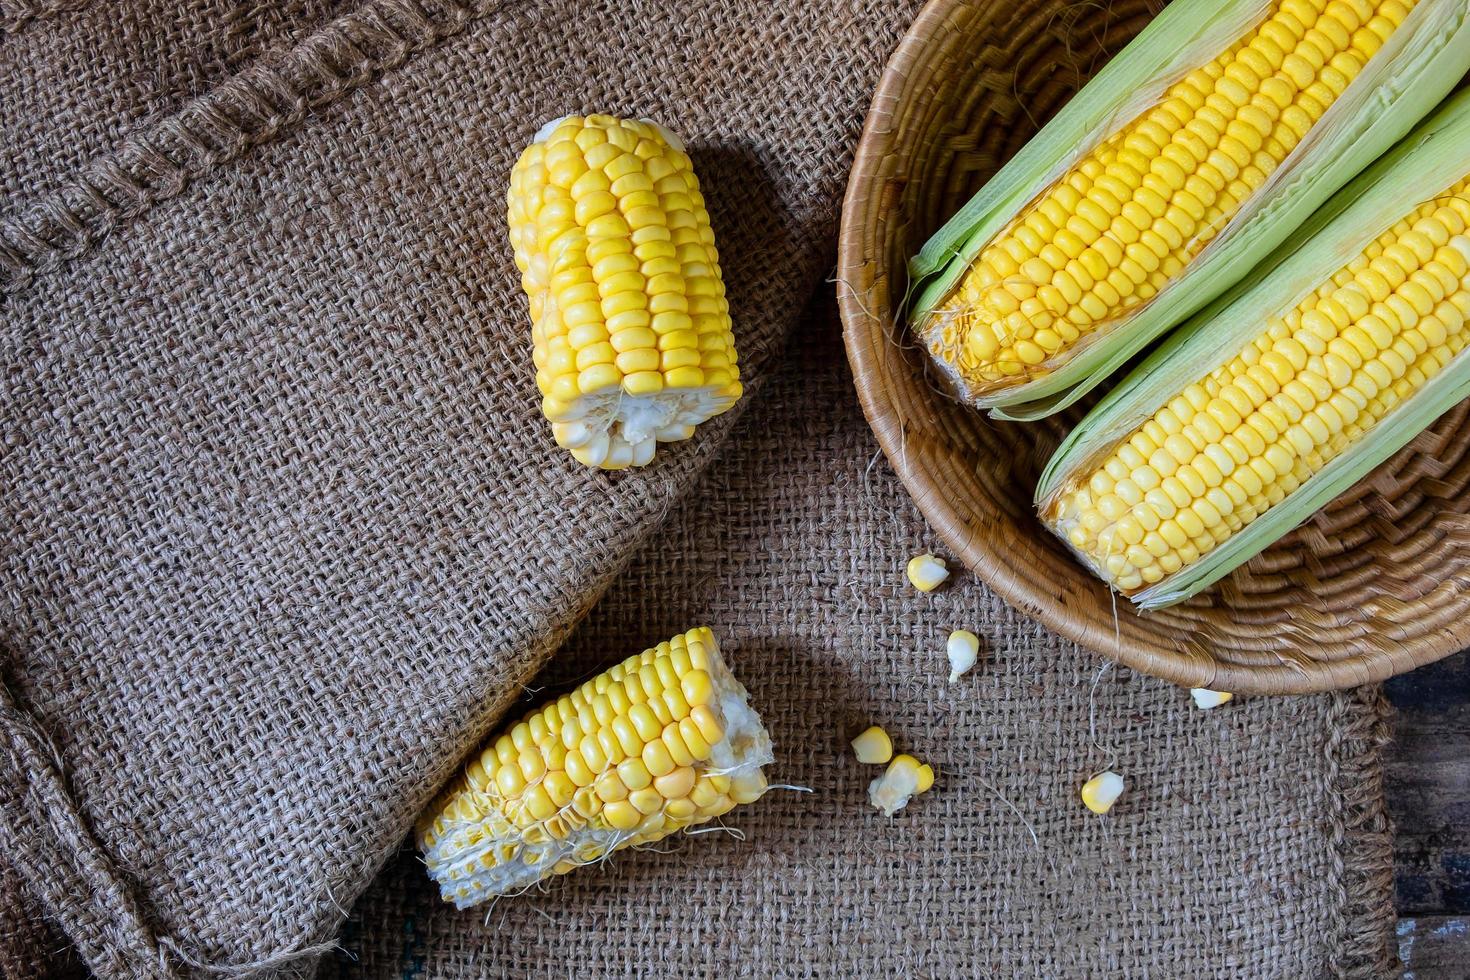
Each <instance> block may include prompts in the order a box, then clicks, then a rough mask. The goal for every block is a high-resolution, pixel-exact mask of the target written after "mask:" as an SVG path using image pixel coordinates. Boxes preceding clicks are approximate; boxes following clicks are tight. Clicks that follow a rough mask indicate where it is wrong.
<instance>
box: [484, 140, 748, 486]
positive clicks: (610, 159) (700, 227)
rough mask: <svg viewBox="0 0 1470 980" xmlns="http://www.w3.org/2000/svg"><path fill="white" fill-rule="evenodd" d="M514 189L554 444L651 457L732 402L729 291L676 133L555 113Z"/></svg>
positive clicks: (510, 198) (613, 455)
mask: <svg viewBox="0 0 1470 980" xmlns="http://www.w3.org/2000/svg"><path fill="white" fill-rule="evenodd" d="M506 203H507V207H508V210H509V222H510V238H511V243H512V245H513V246H514V247H515V261H516V266H517V267H518V268H519V269H520V270H521V285H522V286H523V287H524V288H525V291H526V295H527V296H528V297H529V298H530V302H531V336H532V340H533V342H534V352H533V357H534V360H535V364H536V385H537V387H539V388H540V389H541V394H542V396H543V398H542V402H541V410H542V413H543V414H544V415H545V416H546V418H547V420H548V421H549V422H551V431H552V434H553V435H554V436H555V438H556V441H557V443H558V445H561V446H562V447H564V448H566V449H569V450H571V453H572V455H573V456H575V457H576V458H577V459H578V460H579V461H580V462H582V463H584V464H586V465H588V466H597V467H602V468H603V469H622V468H624V467H628V466H643V465H644V464H646V463H648V462H649V460H651V459H652V458H653V453H654V449H655V448H656V446H657V444H658V443H660V442H672V441H676V440H679V439H687V438H689V437H690V436H691V435H693V433H694V427H695V426H697V425H699V424H700V423H701V422H703V421H705V420H706V419H709V418H711V417H713V416H715V415H718V414H720V413H721V412H723V411H725V410H726V409H728V408H729V407H730V406H731V405H733V404H735V402H736V401H737V400H738V399H739V398H740V393H741V387H740V370H739V368H738V367H737V366H736V355H735V338H734V335H733V334H732V333H731V329H730V305H729V303H728V302H727V301H726V300H725V286H724V282H723V281H722V279H721V276H720V259H719V254H718V253H717V252H716V250H715V237H714V232H713V231H712V230H711V228H710V221H709V212H708V211H706V210H705V206H704V198H703V196H701V194H700V192H699V180H698V179H697V178H696V177H695V176H694V171H693V169H692V168H691V166H690V163H689V157H688V155H687V154H686V153H685V152H684V147H683V145H682V144H681V143H680V141H679V140H678V138H676V137H675V136H674V135H673V134H672V133H670V132H669V131H668V130H666V129H664V128H663V127H662V126H659V125H658V124H657V123H652V122H647V121H639V120H628V119H615V118H613V117H612V116H587V117H586V118H583V117H581V116H568V117H567V118H565V119H560V120H557V121H555V122H552V123H548V124H547V125H546V126H545V127H544V128H543V129H542V130H541V132H539V133H537V134H536V139H535V141H534V142H532V143H531V145H530V146H528V147H527V148H526V150H525V152H524V153H522V154H521V158H520V160H519V161H518V162H517V163H516V165H515V169H514V170H513V171H512V172H511V180H510V190H509V193H508V194H507V198H506Z"/></svg>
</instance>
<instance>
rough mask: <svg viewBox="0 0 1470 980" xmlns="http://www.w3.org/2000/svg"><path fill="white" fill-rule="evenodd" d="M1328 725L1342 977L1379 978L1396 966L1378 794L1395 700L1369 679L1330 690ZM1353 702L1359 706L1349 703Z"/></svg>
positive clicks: (1384, 815)
mask: <svg viewBox="0 0 1470 980" xmlns="http://www.w3.org/2000/svg"><path fill="white" fill-rule="evenodd" d="M1332 697H1333V699H1334V703H1333V706H1332V711H1331V712H1330V714H1329V716H1330V717H1331V718H1332V722H1333V723H1332V727H1331V728H1330V729H1329V731H1328V734H1327V740H1326V743H1325V745H1324V746H1323V750H1324V751H1323V755H1324V757H1325V758H1326V760H1327V766H1328V774H1329V777H1330V779H1331V786H1332V787H1333V790H1334V795H1335V796H1336V797H1337V798H1338V799H1339V800H1340V801H1341V807H1342V813H1341V820H1340V821H1338V825H1339V826H1340V830H1339V829H1338V828H1337V827H1334V833H1333V842H1334V844H1335V845H1336V853H1335V854H1334V855H1333V862H1332V866H1333V869H1334V870H1335V871H1337V872H1338V875H1337V880H1338V882H1339V884H1338V889H1339V892H1340V905H1339V908H1340V909H1341V910H1342V911H1341V917H1340V923H1338V924H1337V927H1338V930H1339V932H1338V936H1339V942H1338V943H1337V945H1336V948H1337V949H1339V950H1340V954H1339V955H1340V959H1339V961H1338V963H1337V964H1335V966H1336V972H1337V975H1338V976H1340V977H1351V978H1363V980H1378V978H1382V977H1394V976H1398V975H1399V974H1400V973H1402V965H1401V964H1400V963H1399V961H1398V954H1397V951H1396V946H1395V943H1394V933H1395V923H1396V921H1397V913H1396V911H1395V909H1394V904H1393V823H1392V821H1391V819H1390V818H1389V813H1388V804H1387V800H1386V798H1385V796H1384V792H1385V787H1384V779H1383V752H1384V750H1385V748H1386V747H1387V746H1388V744H1389V743H1390V742H1391V741H1392V740H1393V707H1392V705H1390V704H1389V701H1388V698H1387V697H1385V696H1384V693H1383V688H1382V687H1381V686H1378V685H1369V686H1366V687H1361V688H1358V689H1357V690H1355V691H1351V692H1347V693H1346V694H1335V695H1332ZM1354 702H1358V703H1359V704H1361V705H1362V708H1363V710H1354Z"/></svg>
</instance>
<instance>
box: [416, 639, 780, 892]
mask: <svg viewBox="0 0 1470 980" xmlns="http://www.w3.org/2000/svg"><path fill="white" fill-rule="evenodd" d="M746 697H747V695H746V691H745V688H744V687H742V686H741V685H740V682H739V681H737V680H735V678H734V676H733V675H732V674H731V673H730V670H729V668H727V667H726V666H725V663H724V661H723V660H722V659H721V657H720V650H719V645H718V644H717V643H716V642H715V637H714V634H713V633H712V632H711V631H710V630H709V628H708V627H699V628H697V629H693V630H690V631H689V632H687V633H684V634H681V635H679V636H676V637H674V638H673V639H672V640H669V641H668V642H666V643H660V644H659V645H658V646H656V647H653V648H652V649H649V650H645V651H643V653H641V654H639V655H637V656H634V657H629V658H628V659H627V660H625V661H623V662H622V663H621V664H618V665H617V666H615V667H613V668H612V669H611V670H608V671H606V672H605V673H603V674H600V675H598V676H597V677H595V678H593V679H592V680H590V681H587V682H586V683H585V684H583V685H582V686H581V687H579V688H577V689H576V690H574V691H572V692H571V693H570V694H567V695H564V696H562V697H560V698H558V699H557V700H555V701H553V702H551V703H550V704H547V705H545V706H544V707H542V708H541V709H540V710H538V711H534V712H532V713H531V714H529V715H527V716H526V717H525V718H523V719H521V720H520V721H519V722H517V723H516V724H514V725H512V726H511V727H510V729H509V730H508V731H506V732H505V733H504V734H503V735H501V736H500V737H499V738H497V739H495V740H494V741H493V742H491V743H490V744H489V745H488V746H487V747H486V749H485V750H484V751H483V752H482V753H481V754H480V755H479V756H478V757H477V758H475V759H474V760H472V761H471V762H470V763H469V764H468V765H467V766H466V767H465V769H464V771H463V773H461V774H460V776H459V777H458V778H457V779H456V780H455V781H454V782H453V783H452V784H451V785H450V786H449V787H448V788H447V789H445V791H444V792H443V793H442V794H440V796H439V798H438V800H437V801H436V802H435V803H434V805H433V806H431V807H430V809H429V811H428V812H427V813H426V814H425V815H424V817H423V819H422V820H421V821H420V823H419V826H418V834H417V836H418V845H419V848H420V850H422V851H423V854H424V862H425V864H426V865H427V866H428V870H429V874H430V876H431V877H433V878H434V880H435V881H437V882H438V883H439V887H440V891H441V893H442V895H443V897H444V899H445V901H450V902H454V903H455V904H456V905H457V906H459V907H460V908H465V907H466V906H469V905H474V904H476V903H478V902H481V901H484V900H485V899H487V898H490V897H492V896H495V895H504V894H507V893H509V892H514V891H518V890H521V889H524V888H527V887H529V886H530V885H533V884H535V883H536V882H538V881H540V880H541V879H543V878H546V877H548V876H550V875H554V874H563V873H565V872H567V871H570V870H572V869H573V868H575V867H577V866H579V865H583V864H588V863H590V862H593V861H597V860H599V859H601V858H602V857H604V856H605V855H607V854H610V853H612V852H613V851H616V850H619V849H621V848H624V847H631V846H633V845H635V844H643V843H648V842H650V841H656V840H659V839H660V838H662V837H666V836H668V835H669V834H672V833H674V832H675V831H676V830H681V829H683V828H686V827H691V826H694V825H696V824H702V823H705V822H706V821H709V820H712V819H714V818H715V817H718V816H720V815H721V814H724V813H726V812H728V811H729V810H730V809H731V808H732V807H734V806H736V805H737V804H741V803H750V802H753V801H754V800H756V799H759V798H760V796H761V795H762V794H763V793H764V792H765V790H766V779H765V775H764V773H763V772H762V770H761V767H762V766H764V765H766V764H767V763H769V762H770V761H771V760H772V755H771V741H770V737H769V736H768V735H767V734H766V730H765V729H764V728H763V727H762V726H761V722H760V718H759V717H758V716H757V715H756V713H755V711H754V710H753V709H752V708H751V707H750V705H749V703H748V702H747V700H746Z"/></svg>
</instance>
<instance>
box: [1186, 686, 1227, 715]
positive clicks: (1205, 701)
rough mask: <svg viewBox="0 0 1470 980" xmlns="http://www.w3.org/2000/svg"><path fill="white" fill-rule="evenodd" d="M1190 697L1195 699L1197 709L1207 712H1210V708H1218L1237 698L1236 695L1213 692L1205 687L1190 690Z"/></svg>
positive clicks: (1225, 692)
mask: <svg viewBox="0 0 1470 980" xmlns="http://www.w3.org/2000/svg"><path fill="white" fill-rule="evenodd" d="M1189 696H1190V697H1192V698H1194V703H1195V706H1196V707H1198V708H1204V709H1206V710H1209V709H1210V708H1218V707H1220V705H1222V704H1224V703H1225V702H1226V701H1229V700H1230V699H1231V698H1233V697H1235V695H1233V694H1231V693H1230V692H1228V691H1211V690H1209V689H1207V688H1203V687H1192V688H1190V689H1189Z"/></svg>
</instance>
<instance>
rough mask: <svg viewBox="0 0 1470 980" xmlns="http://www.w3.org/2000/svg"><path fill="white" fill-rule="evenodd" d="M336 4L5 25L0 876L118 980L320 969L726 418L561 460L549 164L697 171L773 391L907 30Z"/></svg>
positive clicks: (763, 10) (636, 7)
mask: <svg viewBox="0 0 1470 980" xmlns="http://www.w3.org/2000/svg"><path fill="white" fill-rule="evenodd" d="M333 6H334V5H332V4H324V3H311V2H308V3H293V4H287V5H284V6H282V7H280V8H279V9H276V10H274V11H273V10H271V9H270V8H271V5H256V4H254V3H250V4H241V3H234V2H229V0H190V2H188V3H185V4H179V3H177V2H175V0H129V2H126V3H102V2H95V3H91V4H85V3H75V2H66V0H63V2H60V3H56V2H42V3H40V4H28V5H27V6H26V7H23V8H20V9H18V10H17V9H16V8H15V7H14V6H9V5H8V6H6V7H5V9H4V13H3V15H0V30H4V31H5V32H6V33H5V34H4V35H3V37H0V107H3V108H0V120H3V125H0V145H3V147H4V153H5V160H6V165H5V167H4V168H3V169H4V171H5V177H4V180H5V187H6V197H5V201H4V204H3V205H0V291H3V300H0V302H3V303H4V307H3V309H4V315H3V317H0V377H3V378H4V385H3V390H0V418H3V419H4V430H3V447H4V449H3V452H0V508H3V517H0V527H3V528H4V531H3V538H0V540H3V545H0V549H3V552H0V631H3V632H0V640H3V644H4V648H3V649H4V654H3V661H4V666H3V669H4V677H5V687H4V689H3V690H4V696H3V697H0V743H3V744H4V746H5V748H6V751H5V752H4V753H0V767H3V769H0V808H3V819H0V852H3V853H4V854H5V855H6V856H7V857H8V859H9V860H10V861H11V862H12V863H13V865H14V871H15V873H16V874H17V875H18V877H19V879H21V880H22V881H23V882H24V887H23V889H20V890H21V891H23V892H24V893H25V894H26V895H28V896H29V898H30V899H31V900H32V901H33V902H34V903H35V905H36V906H37V907H39V908H41V909H44V910H45V912H46V914H47V915H49V916H50V917H51V919H52V920H54V924H55V926H56V927H57V928H58V929H59V931H60V933H61V934H62V936H64V937H65V939H58V940H56V941H54V942H50V943H43V944H42V947H43V948H45V949H52V948H56V947H58V946H60V947H64V946H65V945H66V944H67V943H68V942H69V943H74V944H75V946H76V948H77V950H78V951H79V953H80V956H81V958H82V959H83V960H84V961H85V962H86V963H87V964H88V965H90V966H91V967H92V968H93V969H94V970H96V971H97V972H99V973H102V974H105V975H114V976H143V975H154V974H157V973H163V972H185V971H186V970H188V969H191V968H201V969H202V968H205V967H215V968H233V967H240V968H244V967H250V966H259V967H261V968H263V969H267V968H272V967H279V966H283V965H285V966H292V965H293V964H294V963H295V961H296V960H297V959H300V960H303V961H305V962H308V963H309V962H310V960H311V957H312V954H313V953H314V952H315V949H314V947H315V946H316V945H317V944H320V943H322V942H325V941H328V940H330V939H331V938H332V937H333V936H334V934H335V932H336V929H337V926H338V924H339V923H340V922H341V920H342V918H343V916H344V915H345V914H346V908H347V907H348V906H349V905H350V904H351V902H352V900H353V899H354V898H355V897H356V895H357V894H358V892H359V891H360V890H361V889H362V888H363V886H364V885H365V884H366V883H367V881H368V880H369V878H370V877H371V875H372V874H373V873H374V872H375V871H376V870H377V868H378V867H379V865H380V864H381V861H382V860H383V858H384V856H385V855H386V854H387V853H388V852H390V851H391V850H392V849H393V848H394V847H396V846H397V843H398V841H399V840H400V839H401V837H402V835H403V833H404V832H405V830H406V829H407V828H408V827H409V825H410V823H411V821H412V819H413V816H414V815H415V813H416V811H417V810H418V809H419V808H420V807H421V806H422V805H423V804H424V803H425V802H426V801H427V799H428V798H429V796H430V795H431V794H432V793H433V791H434V790H435V788H436V786H437V785H438V784H439V783H440V782H441V781H442V780H443V779H444V778H445V777H446V775H447V774H448V772H449V771H450V768H451V767H452V766H453V765H454V763H455V762H456V761H457V759H458V757H459V756H460V755H461V754H462V752H463V751H464V749H465V748H466V747H467V746H468V745H469V744H471V743H472V742H474V741H475V740H476V739H477V738H479V737H480V736H482V735H483V734H484V732H485V730H486V728H487V727H488V725H489V723H490V722H491V721H492V720H493V719H494V718H495V717H497V716H498V715H499V713H500V711H501V710H502V709H503V708H504V707H505V705H506V704H507V703H508V702H509V701H510V700H511V699H512V698H513V697H514V696H515V695H516V693H518V691H519V690H520V688H521V686H522V685H523V684H524V683H526V682H527V681H528V680H529V679H530V678H531V676H532V675H533V674H534V672H535V670H536V669H537V668H538V667H539V666H540V664H541V662H542V661H543V659H544V658H545V657H546V655H547V654H548V653H549V652H550V651H551V650H552V649H554V647H555V646H556V644H557V643H558V642H559V640H560V639H561V637H562V635H563V634H564V633H565V632H566V630H567V629H568V628H569V627H570V625H571V624H572V623H573V622H575V621H576V620H577V618H578V617H579V616H581V614H582V613H583V612H584V611H585V609H586V608H587V606H588V605H589V604H590V603H591V602H592V601H593V600H594V599H595V597H596V596H597V595H598V593H599V592H600V591H601V590H602V588H603V587H604V586H605V585H606V583H607V582H608V581H609V579H610V578H611V576H612V575H613V574H614V573H615V571H616V570H617V568H618V567H619V565H620V564H621V563H622V562H623V561H624V560H625V558H626V557H627V555H628V554H629V552H630V550H631V549H632V548H633V547H634V546H635V545H636V544H637V543H638V542H639V541H641V540H642V539H643V538H644V537H645V536H646V534H647V532H648V530H649V529H650V528H651V527H652V526H653V525H654V523H655V522H656V521H657V520H658V519H659V517H660V516H661V515H662V513H663V512H664V510H665V509H666V508H667V507H668V506H669V504H670V503H671V502H672V501H673V500H675V499H676V498H677V497H678V495H679V493H680V492H681V490H682V489H683V487H684V486H685V485H686V484H687V483H688V482H689V481H690V480H691V479H693V478H694V476H695V475H696V474H697V472H698V470H699V469H700V467H701V466H702V465H703V464H704V462H705V460H707V459H708V457H709V455H710V454H711V452H712V451H713V450H714V449H715V447H716V446H717V444H718V442H719V441H720V440H721V438H722V437H723V434H724V433H725V431H726V430H727V429H728V426H729V424H730V422H731V421H733V416H732V417H730V418H725V419H722V420H720V421H718V422H716V423H714V424H711V425H708V426H705V427H703V428H702V429H701V431H700V433H699V435H698V437H697V438H696V439H695V440H693V442H692V443H690V444H688V445H684V446H680V447H677V448H673V449H670V450H668V451H667V452H666V454H665V455H664V456H663V457H662V460H661V463H660V465H659V466H657V467H653V468H650V469H647V470H645V471H642V472H638V473H633V474H629V475H626V476H622V477H608V476H605V475H603V474H600V473H594V472H589V471H587V470H585V469H583V468H581V467H580V466H578V465H577V464H575V463H573V462H572V461H571V459H570V458H569V457H568V456H567V455H566V454H565V453H564V452H562V451H560V450H558V449H556V448H555V447H554V446H553V445H552V443H551V441H550V438H549V435H548V433H547V427H546V425H545V423H544V422H543V421H542V420H541V419H540V418H539V417H538V415H537V403H538V397H537V394H536V391H535V388H534V385H533V383H532V371H531V365H530V359H529V352H528V349H527V325H526V322H525V301H524V299H523V298H522V297H521V296H520V295H519V287H518V283H517V276H516V274H515V271H514V268H513V266H512V264H511V261H510V256H509V252H508V250H507V248H506V247H505V226H504V218H503V209H504V205H503V194H504V189H505V180H506V175H507V173H508V172H509V169H510V166H511V163H512V162H513V160H514V158H515V156H516V154H517V153H518V152H519V151H520V148H521V147H522V146H523V145H524V143H525V142H526V141H527V140H528V139H529V138H530V136H531V134H532V133H533V132H534V131H535V130H536V128H537V127H538V126H539V125H540V124H541V123H542V122H543V121H544V120H546V119H548V118H551V117H554V116H558V115H561V114H564V113H566V112H569V111H591V110H593V109H600V110H604V111H611V112H620V113H629V114H639V115H650V116H655V117H657V118H658V119H660V120H662V121H663V122H665V123H666V124H668V125H669V126H671V127H672V128H674V129H675V130H677V131H679V132H682V133H686V134H689V135H690V137H691V138H690V145H691V149H692V152H693V155H694V157H695V163H696V167H697V169H698V170H699V172H700V173H701V175H702V177H703V179H704V181H705V184H706V186H707V191H708V192H707V195H706V196H707V199H708V200H709V203H710V210H711V212H712V213H713V214H714V215H715V219H714V220H715V224H716V233H717V235H718V238H719V243H720V246H721V250H722V253H723V266H724V269H725V274H726V278H727V280H728V282H729V289H730V299H731V304H732V308H733V310H734V313H735V315H736V316H737V317H738V319H739V323H740V345H741V355H742V364H743V367H744V368H745V370H746V374H747V378H748V380H749V382H750V384H749V388H750V390H752V391H755V390H758V388H759V386H760V385H759V381H760V378H761V376H762V373H763V370H764V367H765V365H766V364H767V362H768V361H769V360H770V356H771V351H772V350H773V349H774V348H775V347H777V346H779V344H780V342H781V341H782V339H783V338H784V337H785V335H786V334H787V333H788V332H789V329H790V327H791V325H792V324H793V323H794V322H795V321H796V319H797V318H798V317H799V315H800V313H801V310H802V307H803V304H804V303H805V302H806V299H807V297H808V295H809V294H810V292H811V290H812V288H813V287H814V286H815V285H816V284H818V283H819V282H821V280H822V279H823V278H824V275H825V273H826V270H827V269H828V268H829V267H830V262H831V250H832V242H833V239H834V236H835V224H836V215H837V203H838V199H839V196H840V193H841V190H842V187H843V183H844V179H845V174H846V166H847V161H848V160H849V158H850V155H851V149H852V146H853V143H854V141H855V138H856V134H857V130H858V128H859V126H860V125H861V120H862V116H863V111H864V107H865V104H866V100H867V98H868V96H869V94H870V93H871V91H872V87H873V85H874V83H875V81H876V78H877V75H878V73H879V70H880V68H881V65H882V62H883V59H884V58H885V57H886V55H887V53H888V50H889V49H890V48H891V46H892V45H893V43H894V42H895V40H896V39H897V37H898V36H899V34H900V32H901V30H902V28H903V26H904V25H905V24H906V23H907V21H908V20H909V18H910V17H911V16H912V13H913V10H914V7H915V6H916V4H915V3H914V2H911V0H904V2H878V0H874V2H862V3H854V2H851V0H825V2H820V3H803V4H800V5H795V4H792V5H788V4H785V3H768V2H764V0H718V2H710V3H702V4H685V3H679V2H644V3H615V4H586V3H577V2H561V0H537V2H531V0H521V2H503V3H491V2H465V3H459V2H455V0H422V2H420V0H365V2H356V3H349V4H341V5H339V6H341V8H342V10H341V12H340V16H336V18H335V19H330V20H329V19H325V18H326V17H327V16H328V13H329V8H332V7H333ZM330 12H331V13H333V14H336V13H338V12H337V11H335V10H331V11H330ZM242 23H248V30H247V31H246V35H245V36H244V38H243V40H242V39H240V38H237V37H236V33H235V32H237V31H238V30H239V29H240V25H241V24H242ZM232 38H235V40H232ZM237 54H238V55H240V57H239V58H236V55H237ZM237 60H238V61H239V63H238V64H236V63H235V62H236V61H237ZM0 880H8V879H0ZM16 892H17V890H16V889H15V888H8V887H7V890H6V891H5V892H0V894H10V895H14V894H16ZM13 904H14V903H11V905H12V908H13ZM12 908H7V910H6V912H7V915H6V919H7V920H17V921H18V920H19V918H20V917H19V916H18V915H15V914H13V912H12ZM33 924H34V923H23V924H22V925H21V926H19V927H17V928H15V929H10V928H7V932H13V933H16V934H18V935H20V936H29V935H32V934H33V932H34V930H33V929H31V928H30V926H31V925H33ZM28 948H34V944H32V946H31V947H28Z"/></svg>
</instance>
